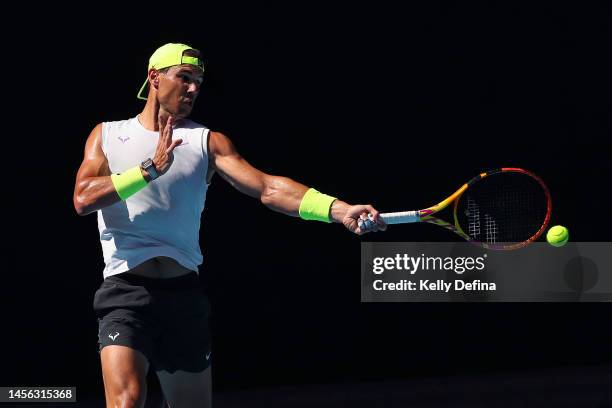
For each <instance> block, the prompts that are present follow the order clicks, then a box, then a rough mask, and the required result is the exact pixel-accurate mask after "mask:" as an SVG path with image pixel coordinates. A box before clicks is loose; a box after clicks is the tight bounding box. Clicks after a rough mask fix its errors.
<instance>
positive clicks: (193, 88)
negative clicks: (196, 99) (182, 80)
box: [187, 81, 201, 94]
mask: <svg viewBox="0 0 612 408" xmlns="http://www.w3.org/2000/svg"><path fill="white" fill-rule="evenodd" d="M200 86H201V85H200V84H199V83H198V82H197V81H193V82H191V83H189V87H188V88H187V91H188V92H189V93H196V94H197V93H198V92H200Z"/></svg>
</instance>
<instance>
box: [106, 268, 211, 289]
mask: <svg viewBox="0 0 612 408" xmlns="http://www.w3.org/2000/svg"><path fill="white" fill-rule="evenodd" d="M106 280H107V281H110V282H115V283H123V284H127V285H136V286H144V287H146V288H155V289H191V288H194V287H199V286H200V277H199V276H198V274H197V272H194V271H192V272H191V273H187V274H185V275H181V276H177V277H174V278H161V279H158V278H148V277H146V276H141V275H135V274H133V273H129V272H122V273H118V274H117V275H112V276H109V277H108V278H106Z"/></svg>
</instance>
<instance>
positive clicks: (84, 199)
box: [73, 170, 150, 215]
mask: <svg viewBox="0 0 612 408" xmlns="http://www.w3.org/2000/svg"><path fill="white" fill-rule="evenodd" d="M141 171H142V175H143V177H144V178H145V180H146V181H147V182H148V181H149V180H150V177H149V175H148V174H147V173H146V172H145V171H144V170H141ZM73 201H74V208H75V209H76V211H77V213H78V214H79V215H87V214H90V213H92V212H94V211H97V210H99V209H102V208H105V207H108V206H110V205H113V204H115V203H116V202H119V201H121V197H120V196H119V194H118V193H117V190H116V187H115V185H114V184H113V181H112V178H111V177H110V176H103V177H88V178H85V179H83V180H82V181H81V182H80V183H79V184H78V185H77V187H76V191H75V194H74V197H73Z"/></svg>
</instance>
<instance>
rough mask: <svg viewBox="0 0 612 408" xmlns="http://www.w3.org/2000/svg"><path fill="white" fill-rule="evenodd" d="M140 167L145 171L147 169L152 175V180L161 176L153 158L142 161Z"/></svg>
mask: <svg viewBox="0 0 612 408" xmlns="http://www.w3.org/2000/svg"><path fill="white" fill-rule="evenodd" d="M140 167H141V168H142V169H143V170H144V171H146V172H147V173H148V174H149V176H151V181H153V180H155V179H156V178H158V177H159V173H158V172H157V169H156V168H155V164H154V163H153V160H151V158H148V159H147V160H145V161H143V162H142V163H140Z"/></svg>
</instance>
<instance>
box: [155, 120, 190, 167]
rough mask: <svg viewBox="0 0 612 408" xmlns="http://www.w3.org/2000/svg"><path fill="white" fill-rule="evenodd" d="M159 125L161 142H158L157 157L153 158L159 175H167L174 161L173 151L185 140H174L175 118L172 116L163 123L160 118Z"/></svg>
mask: <svg viewBox="0 0 612 408" xmlns="http://www.w3.org/2000/svg"><path fill="white" fill-rule="evenodd" d="M158 124H159V141H158V142H157V149H156V150H155V156H153V164H155V168H156V169H157V171H158V172H159V175H160V176H161V175H163V174H165V173H166V172H167V171H168V169H169V168H170V166H171V165H172V162H173V161H174V153H173V150H174V148H175V147H176V146H178V145H180V144H181V143H183V139H176V140H172V125H173V124H174V117H173V116H172V115H170V116H169V117H168V119H167V120H166V123H163V119H162V117H161V116H160V117H159V118H158Z"/></svg>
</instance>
